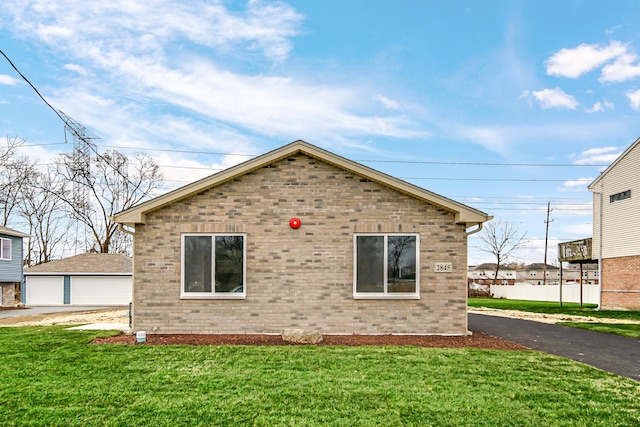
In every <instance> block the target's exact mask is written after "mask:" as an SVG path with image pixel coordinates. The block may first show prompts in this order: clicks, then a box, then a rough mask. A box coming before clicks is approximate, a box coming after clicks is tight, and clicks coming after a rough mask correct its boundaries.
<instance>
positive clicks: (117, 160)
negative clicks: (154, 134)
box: [56, 150, 162, 253]
mask: <svg viewBox="0 0 640 427" xmlns="http://www.w3.org/2000/svg"><path fill="white" fill-rule="evenodd" d="M56 165H57V172H58V173H59V174H61V175H62V176H63V177H64V178H65V180H66V186H65V188H63V189H62V190H61V191H60V192H59V193H58V196H59V197H60V199H61V200H62V201H63V202H64V203H65V205H66V206H67V208H68V210H69V211H70V212H71V214H72V215H73V216H74V217H75V219H76V220H77V221H79V222H80V223H81V224H83V225H84V226H86V228H87V231H88V233H89V234H90V236H91V237H90V250H92V251H95V252H101V253H108V252H114V251H115V252H121V253H122V252H126V251H127V245H130V238H129V236H126V235H120V234H121V233H120V232H119V231H118V226H117V224H116V223H115V222H113V221H112V220H111V219H110V217H111V216H112V215H114V214H116V213H117V212H120V211H123V210H125V209H128V208H130V207H131V206H133V205H135V204H136V203H138V202H140V201H141V200H143V199H144V198H146V197H149V196H150V195H152V193H153V192H154V190H155V189H157V188H158V187H159V186H160V185H161V184H162V174H160V172H159V168H158V165H157V164H156V163H155V162H154V161H153V159H152V158H151V157H149V156H144V155H136V156H135V157H133V158H131V159H130V158H129V157H127V156H126V155H124V154H122V153H120V152H118V151H115V150H112V151H107V152H105V153H103V154H100V155H97V156H96V157H93V158H92V159H91V163H90V170H88V171H84V173H82V174H81V175H80V176H79V174H78V168H77V165H76V162H75V161H74V158H73V156H72V155H69V154H63V155H62V156H61V157H60V158H58V159H57V160H56ZM74 185H75V186H79V187H80V188H81V192H78V191H77V189H78V187H76V189H75V190H76V191H74V188H73V186H74ZM74 194H75V195H78V194H81V195H82V197H81V199H80V200H78V198H77V197H74ZM119 233H120V234H119Z"/></svg>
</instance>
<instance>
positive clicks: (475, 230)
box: [467, 222, 483, 236]
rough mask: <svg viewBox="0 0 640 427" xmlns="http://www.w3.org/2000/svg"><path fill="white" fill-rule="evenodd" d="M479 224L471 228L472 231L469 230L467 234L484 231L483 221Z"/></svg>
mask: <svg viewBox="0 0 640 427" xmlns="http://www.w3.org/2000/svg"><path fill="white" fill-rule="evenodd" d="M476 225H477V226H478V228H476V229H474V230H471V231H467V236H471V235H472V234H476V233H479V232H480V231H482V227H483V223H482V222H479V223H477V224H476Z"/></svg>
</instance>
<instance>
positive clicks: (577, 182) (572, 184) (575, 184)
mask: <svg viewBox="0 0 640 427" xmlns="http://www.w3.org/2000/svg"><path fill="white" fill-rule="evenodd" d="M593 180H594V178H578V179H574V180H570V181H565V182H563V183H562V186H561V187H560V188H559V189H558V191H562V192H575V191H586V189H587V186H588V185H589V184H591V182H593Z"/></svg>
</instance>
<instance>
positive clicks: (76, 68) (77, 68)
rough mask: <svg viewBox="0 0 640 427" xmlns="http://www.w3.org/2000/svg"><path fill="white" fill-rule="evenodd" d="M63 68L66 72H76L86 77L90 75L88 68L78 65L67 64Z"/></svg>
mask: <svg viewBox="0 0 640 427" xmlns="http://www.w3.org/2000/svg"><path fill="white" fill-rule="evenodd" d="M63 68H64V69H65V70H69V71H74V72H76V73H78V74H80V75H82V76H86V75H87V74H88V72H87V70H86V68H84V67H83V66H82V65H78V64H65V65H64V66H63Z"/></svg>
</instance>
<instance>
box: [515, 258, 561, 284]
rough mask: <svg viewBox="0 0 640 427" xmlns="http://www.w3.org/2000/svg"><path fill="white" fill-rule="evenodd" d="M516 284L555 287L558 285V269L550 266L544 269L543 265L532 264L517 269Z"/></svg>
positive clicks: (538, 263) (539, 263)
mask: <svg viewBox="0 0 640 427" xmlns="http://www.w3.org/2000/svg"><path fill="white" fill-rule="evenodd" d="M545 278H546V279H545ZM516 282H518V283H528V284H530V285H542V284H547V285H557V284H558V283H560V268H559V267H556V266H555V265H550V264H547V265H546V268H545V264H544V263H541V262H534V263H532V264H528V265H525V266H524V267H522V268H520V269H518V271H517V273H516Z"/></svg>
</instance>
